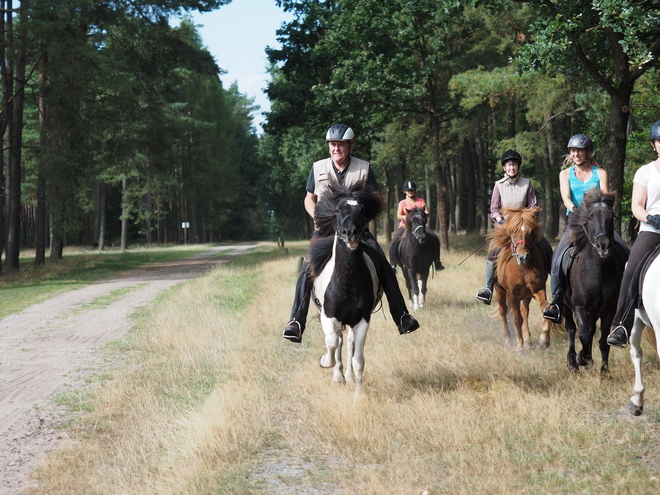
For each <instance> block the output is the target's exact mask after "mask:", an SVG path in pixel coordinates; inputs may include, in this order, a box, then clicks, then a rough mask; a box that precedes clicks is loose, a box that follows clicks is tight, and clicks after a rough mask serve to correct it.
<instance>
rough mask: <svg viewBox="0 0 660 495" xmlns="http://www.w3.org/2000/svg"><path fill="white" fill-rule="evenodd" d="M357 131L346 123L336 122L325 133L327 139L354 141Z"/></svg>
mask: <svg viewBox="0 0 660 495" xmlns="http://www.w3.org/2000/svg"><path fill="white" fill-rule="evenodd" d="M354 139H355V133H354V132H353V129H351V128H350V127H348V126H347V125H346V124H335V125H333V126H332V127H331V128H330V129H328V132H327V133H326V134H325V140H326V141H353V140H354Z"/></svg>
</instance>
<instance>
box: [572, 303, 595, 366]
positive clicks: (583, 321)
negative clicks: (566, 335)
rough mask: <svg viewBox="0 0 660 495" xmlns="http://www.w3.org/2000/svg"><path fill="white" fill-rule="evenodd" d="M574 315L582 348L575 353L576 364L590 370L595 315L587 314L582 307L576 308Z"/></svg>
mask: <svg viewBox="0 0 660 495" xmlns="http://www.w3.org/2000/svg"><path fill="white" fill-rule="evenodd" d="M575 316H576V319H577V324H578V328H579V329H580V333H579V337H580V343H581V344H582V349H580V352H578V355H577V364H578V366H584V367H585V368H586V369H587V370H591V369H592V368H593V365H594V359H593V357H592V355H591V348H592V346H593V342H594V334H595V333H596V316H595V315H590V314H587V313H586V311H585V310H584V308H576V310H575Z"/></svg>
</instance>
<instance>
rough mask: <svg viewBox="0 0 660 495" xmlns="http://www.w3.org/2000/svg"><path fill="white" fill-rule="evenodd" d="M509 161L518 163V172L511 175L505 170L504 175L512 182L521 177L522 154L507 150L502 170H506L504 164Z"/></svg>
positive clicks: (503, 158)
mask: <svg viewBox="0 0 660 495" xmlns="http://www.w3.org/2000/svg"><path fill="white" fill-rule="evenodd" d="M509 160H514V161H517V162H518V172H517V173H515V174H513V175H511V174H509V173H508V172H507V171H506V169H504V174H505V175H506V176H507V177H508V178H509V179H511V180H515V179H516V177H518V175H520V165H522V157H521V156H520V153H518V152H517V151H516V150H506V151H505V152H504V154H503V155H502V158H501V160H500V161H501V162H502V168H504V164H505V163H506V162H508V161H509Z"/></svg>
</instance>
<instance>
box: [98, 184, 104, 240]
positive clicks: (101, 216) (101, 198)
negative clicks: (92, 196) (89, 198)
mask: <svg viewBox="0 0 660 495" xmlns="http://www.w3.org/2000/svg"><path fill="white" fill-rule="evenodd" d="M105 191H106V188H105V182H102V181H101V182H100V184H99V237H98V241H99V247H98V250H99V251H103V249H105V231H106V229H105V223H106V215H105V213H106V204H105Z"/></svg>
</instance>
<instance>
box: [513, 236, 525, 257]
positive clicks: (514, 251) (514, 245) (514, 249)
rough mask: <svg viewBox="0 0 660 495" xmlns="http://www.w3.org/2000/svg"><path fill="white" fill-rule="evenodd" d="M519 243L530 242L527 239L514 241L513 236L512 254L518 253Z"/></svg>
mask: <svg viewBox="0 0 660 495" xmlns="http://www.w3.org/2000/svg"><path fill="white" fill-rule="evenodd" d="M518 244H527V245H529V243H528V242H527V241H526V240H525V239H520V240H519V241H516V242H514V241H513V237H511V254H514V255H515V254H516V249H517V248H518Z"/></svg>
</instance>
